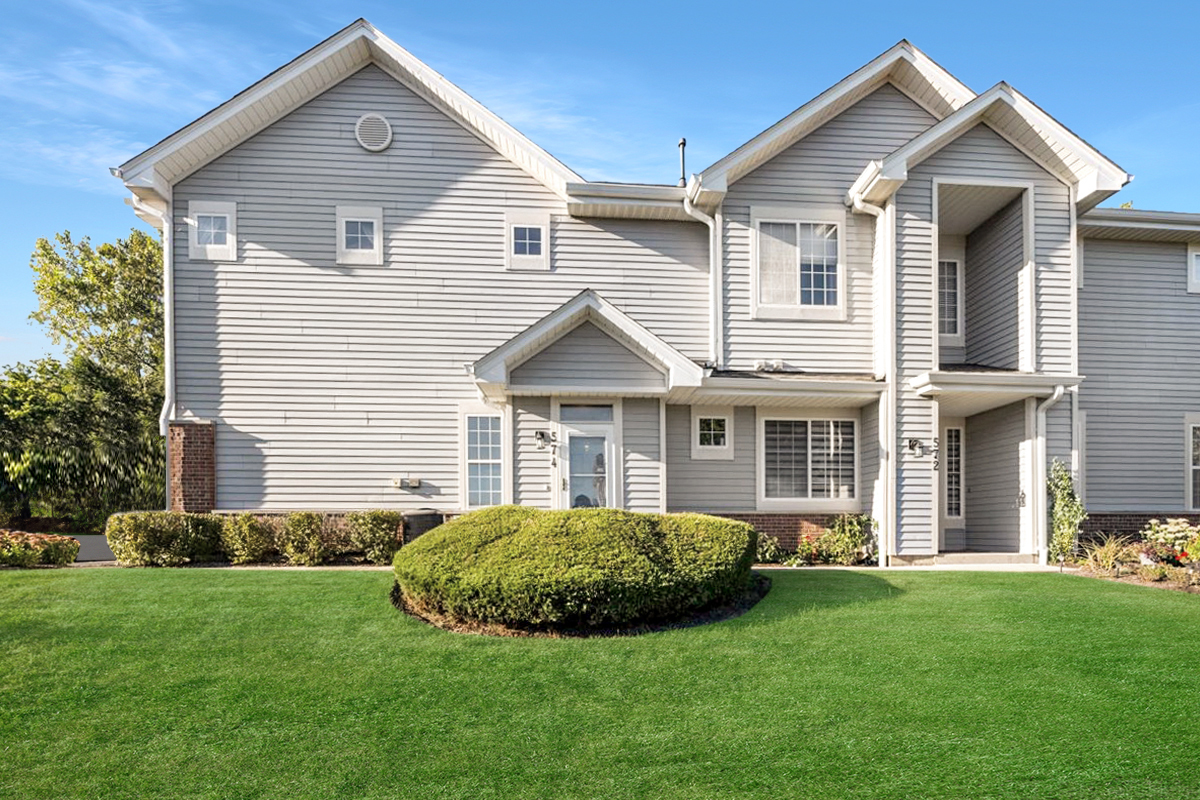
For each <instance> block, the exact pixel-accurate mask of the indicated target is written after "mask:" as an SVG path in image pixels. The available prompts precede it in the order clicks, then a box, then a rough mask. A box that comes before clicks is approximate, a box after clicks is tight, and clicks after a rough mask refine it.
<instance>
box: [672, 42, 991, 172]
mask: <svg viewBox="0 0 1200 800" xmlns="http://www.w3.org/2000/svg"><path fill="white" fill-rule="evenodd" d="M885 83H892V84H893V85H895V86H896V87H897V88H899V89H901V90H902V91H904V92H905V93H906V94H908V95H909V96H910V97H911V98H912V99H913V100H915V101H916V102H917V103H919V104H920V105H922V106H923V107H924V108H925V109H926V110H927V111H929V112H930V113H931V114H933V115H934V116H935V117H937V118H938V119H942V118H944V117H946V116H948V115H949V114H952V113H953V112H954V111H956V110H957V109H959V108H961V107H963V106H964V105H966V104H967V103H968V102H970V101H971V100H972V99H973V98H974V97H975V93H974V92H972V91H971V90H970V89H968V88H967V87H966V86H965V85H964V84H963V83H961V82H960V81H959V80H958V79H957V78H955V77H954V76H953V75H951V74H950V73H949V72H947V71H946V70H944V69H942V67H941V66H939V65H938V64H937V63H936V62H934V61H933V59H931V58H929V57H928V56H927V55H925V54H924V53H922V52H921V51H920V50H918V49H917V48H916V47H914V46H913V45H912V44H911V43H910V42H908V41H907V40H905V41H901V42H900V43H899V44H897V45H895V46H894V47H892V48H891V49H889V50H888V51H887V52H885V53H883V54H882V55H880V56H879V57H878V58H876V59H874V60H873V61H871V62H870V63H869V64H867V65H866V66H864V67H862V68H861V69H859V70H856V71H855V72H853V73H851V74H850V75H849V76H847V77H845V78H843V79H842V80H841V81H839V82H838V83H836V84H834V85H833V86H832V87H830V88H829V89H826V90H825V91H824V92H822V93H821V94H819V95H818V96H817V97H816V98H814V99H813V100H811V101H809V102H807V103H805V104H804V105H802V106H800V108H798V109H796V110H795V111H793V112H792V113H791V114H788V115H787V116H786V117H784V118H783V119H781V120H780V121H779V122H777V123H775V124H774V125H772V126H771V127H770V128H767V129H766V130H765V131H763V132H762V133H760V134H759V135H757V136H755V137H754V138H753V139H751V140H750V141H748V142H746V143H745V144H744V145H742V146H741V147H739V148H738V149H737V150H734V151H733V152H732V153H730V154H729V155H727V156H725V157H724V158H722V159H721V160H720V161H718V162H716V163H715V164H713V165H712V166H710V167H708V168H707V169H705V170H704V171H703V172H701V173H700V174H699V175H698V176H693V177H694V179H696V180H698V181H699V183H700V185H701V186H703V188H704V189H706V190H711V191H714V192H723V191H725V189H726V188H727V187H728V186H729V185H730V184H732V183H733V182H734V181H736V180H738V179H739V178H741V177H742V176H744V175H746V174H747V173H749V172H751V171H752V170H754V169H757V168H758V167H760V166H762V165H763V164H765V163H766V162H767V161H769V160H771V159H772V158H774V157H775V156H777V155H779V154H780V153H781V152H783V151H784V150H786V149H787V148H789V147H791V146H792V145H793V144H795V143H796V142H798V141H800V139H802V138H804V137H805V136H807V135H808V134H809V133H811V132H812V131H814V130H816V129H817V128H819V127H821V126H822V125H824V124H825V123H826V122H828V121H829V120H831V119H833V118H834V117H836V116H837V115H838V114H841V113H842V112H843V111H845V110H846V109H848V108H850V107H851V106H852V105H854V104H855V103H857V102H858V101H859V100H862V99H863V98H864V97H866V96H867V95H869V94H870V93H871V92H873V91H875V90H876V89H878V88H879V87H880V86H882V85H883V84H885Z"/></svg>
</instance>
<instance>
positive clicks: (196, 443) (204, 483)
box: [167, 422, 217, 513]
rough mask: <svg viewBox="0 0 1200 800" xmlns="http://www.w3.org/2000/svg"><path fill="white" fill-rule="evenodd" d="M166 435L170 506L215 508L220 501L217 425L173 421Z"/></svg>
mask: <svg viewBox="0 0 1200 800" xmlns="http://www.w3.org/2000/svg"><path fill="white" fill-rule="evenodd" d="M167 437H168V439H167V458H168V459H169V463H170V473H171V510H172V511H193V512H200V513H205V512H208V511H212V510H213V509H214V508H215V507H216V505H217V454H216V426H215V425H213V424H212V423H211V422H172V423H171V424H170V426H169V427H168V429H167Z"/></svg>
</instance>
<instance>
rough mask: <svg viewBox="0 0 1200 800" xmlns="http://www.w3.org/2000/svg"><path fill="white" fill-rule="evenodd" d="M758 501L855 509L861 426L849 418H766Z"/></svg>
mask: <svg viewBox="0 0 1200 800" xmlns="http://www.w3.org/2000/svg"><path fill="white" fill-rule="evenodd" d="M761 424H762V427H761V436H760V444H761V447H762V454H761V456H760V461H759V467H760V474H761V481H760V496H759V502H760V504H761V505H763V506H764V507H781V506H784V505H788V504H796V505H797V506H798V507H803V506H808V507H814V508H815V507H818V506H822V505H827V506H829V508H828V510H853V509H851V508H850V506H852V505H853V503H854V502H855V499H856V497H857V492H856V490H855V485H856V480H857V475H856V473H857V460H858V459H857V438H858V437H857V424H856V423H855V421H854V420H849V419H794V418H779V419H772V418H770V417H767V418H764V419H763V420H762V423H761Z"/></svg>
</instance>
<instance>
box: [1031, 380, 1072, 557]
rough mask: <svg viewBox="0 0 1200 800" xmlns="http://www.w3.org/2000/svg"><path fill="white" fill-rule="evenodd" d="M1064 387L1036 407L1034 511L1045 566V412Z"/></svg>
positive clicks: (1048, 544)
mask: <svg viewBox="0 0 1200 800" xmlns="http://www.w3.org/2000/svg"><path fill="white" fill-rule="evenodd" d="M1065 391H1066V387H1065V386H1063V385H1062V384H1061V383H1060V384H1059V385H1057V386H1055V387H1054V394H1052V395H1050V396H1049V397H1047V398H1046V399H1045V400H1043V401H1042V402H1041V403H1038V407H1037V445H1036V447H1035V448H1034V453H1035V456H1034V457H1035V458H1036V459H1037V464H1036V465H1035V466H1034V478H1033V486H1034V496H1035V498H1034V511H1035V512H1036V513H1037V523H1036V525H1035V526H1034V530H1036V531H1037V540H1038V563H1039V564H1042V565H1045V564H1047V563H1049V560H1050V539H1049V528H1048V527H1047V525H1046V517H1047V513H1048V512H1049V508H1048V507H1047V504H1046V412H1047V411H1049V410H1050V409H1051V408H1053V407H1054V406H1055V405H1056V404H1057V403H1058V401H1059V400H1062V396H1063V393H1064V392H1065Z"/></svg>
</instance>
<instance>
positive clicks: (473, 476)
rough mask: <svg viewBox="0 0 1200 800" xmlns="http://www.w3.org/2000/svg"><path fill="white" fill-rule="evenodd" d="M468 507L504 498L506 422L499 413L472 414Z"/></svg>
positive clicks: (468, 420) (469, 422) (468, 438)
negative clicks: (504, 439) (504, 429)
mask: <svg viewBox="0 0 1200 800" xmlns="http://www.w3.org/2000/svg"><path fill="white" fill-rule="evenodd" d="M464 424H465V428H466V434H467V436H466V445H467V452H466V465H467V474H466V478H467V507H468V508H481V507H483V506H495V505H500V504H501V503H502V502H503V497H504V447H503V444H502V440H503V433H502V431H503V424H502V418H501V417H500V416H499V415H492V414H468V415H467V416H466V419H465V420H464Z"/></svg>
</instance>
